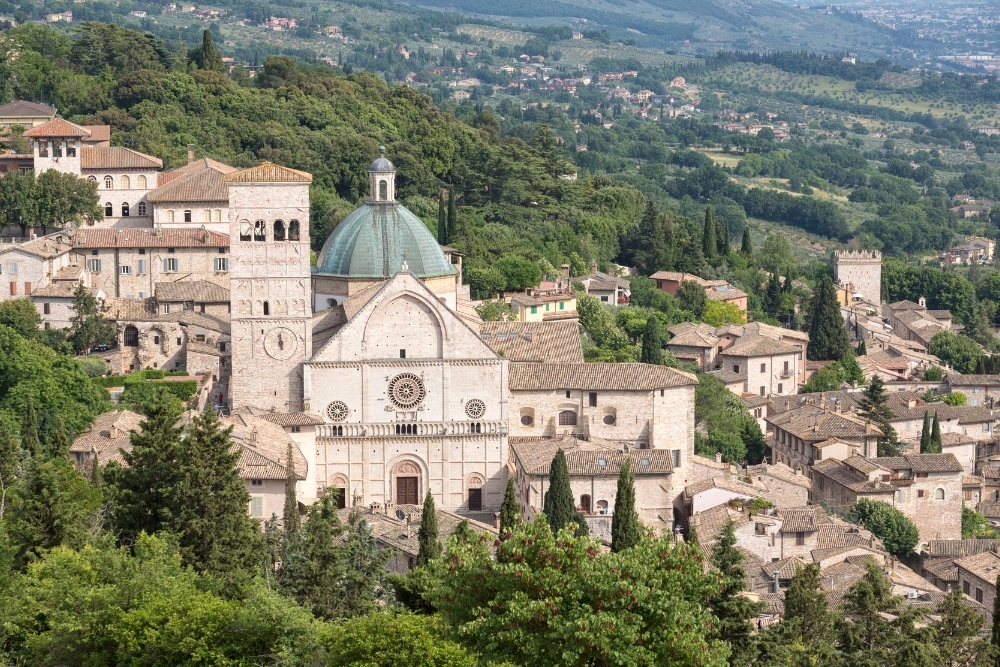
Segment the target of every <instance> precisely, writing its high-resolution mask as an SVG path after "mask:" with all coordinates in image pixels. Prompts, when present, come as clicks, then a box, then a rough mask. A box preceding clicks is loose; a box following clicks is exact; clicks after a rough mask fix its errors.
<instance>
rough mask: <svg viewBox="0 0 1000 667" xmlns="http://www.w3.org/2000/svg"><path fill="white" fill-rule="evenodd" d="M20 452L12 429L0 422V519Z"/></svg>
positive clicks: (0, 564) (8, 499) (8, 498)
mask: <svg viewBox="0 0 1000 667" xmlns="http://www.w3.org/2000/svg"><path fill="white" fill-rule="evenodd" d="M21 451H22V450H21V445H20V444H19V443H18V442H17V439H16V438H15V437H14V432H13V429H12V428H8V426H7V424H6V423H4V422H3V421H0V518H3V515H4V512H6V510H7V506H8V504H9V503H10V499H11V498H12V496H11V494H12V492H13V489H14V484H15V481H16V478H17V471H18V468H19V467H20V465H21ZM0 539H2V538H0ZM0 567H2V559H0Z"/></svg>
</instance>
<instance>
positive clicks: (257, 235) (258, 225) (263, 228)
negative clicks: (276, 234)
mask: <svg viewBox="0 0 1000 667" xmlns="http://www.w3.org/2000/svg"><path fill="white" fill-rule="evenodd" d="M253 240H254V241H266V240H267V224H266V223H265V222H264V221H263V220H258V221H257V222H255V223H253Z"/></svg>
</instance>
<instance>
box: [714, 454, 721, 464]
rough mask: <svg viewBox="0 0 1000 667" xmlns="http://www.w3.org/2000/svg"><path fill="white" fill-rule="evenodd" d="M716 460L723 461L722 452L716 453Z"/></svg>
mask: <svg viewBox="0 0 1000 667" xmlns="http://www.w3.org/2000/svg"><path fill="white" fill-rule="evenodd" d="M715 462H716V463H722V452H716V453H715Z"/></svg>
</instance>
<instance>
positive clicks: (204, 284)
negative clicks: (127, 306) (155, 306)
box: [155, 280, 229, 303]
mask: <svg viewBox="0 0 1000 667" xmlns="http://www.w3.org/2000/svg"><path fill="white" fill-rule="evenodd" d="M155 288H156V299H157V300H158V301H164V302H174V301H195V302H201V303H228V302H229V290H227V289H226V288H225V287H222V286H220V285H216V284H215V283H210V282H208V281H207V280H178V281H176V282H165V283H156V285H155Z"/></svg>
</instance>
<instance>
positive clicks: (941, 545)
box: [927, 539, 1000, 558]
mask: <svg viewBox="0 0 1000 667" xmlns="http://www.w3.org/2000/svg"><path fill="white" fill-rule="evenodd" d="M998 546H1000V540H978V539H969V540H930V541H928V542H927V555H928V556H930V557H931V558H949V557H954V558H964V557H965V556H975V555H976V554H981V553H983V552H984V551H996V550H997V547H998Z"/></svg>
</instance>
